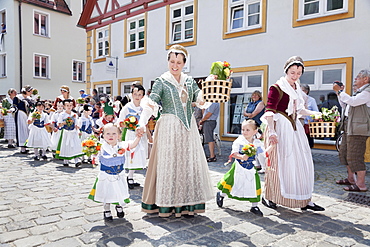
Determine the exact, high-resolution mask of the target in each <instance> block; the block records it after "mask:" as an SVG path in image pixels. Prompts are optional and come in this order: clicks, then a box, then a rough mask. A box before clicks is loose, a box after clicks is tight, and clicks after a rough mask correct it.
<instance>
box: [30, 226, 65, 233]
mask: <svg viewBox="0 0 370 247" xmlns="http://www.w3.org/2000/svg"><path fill="white" fill-rule="evenodd" d="M57 230H59V229H58V227H56V225H53V224H49V225H42V226H35V227H31V228H30V229H29V231H30V233H31V234H32V235H43V234H45V233H49V232H55V231H57Z"/></svg>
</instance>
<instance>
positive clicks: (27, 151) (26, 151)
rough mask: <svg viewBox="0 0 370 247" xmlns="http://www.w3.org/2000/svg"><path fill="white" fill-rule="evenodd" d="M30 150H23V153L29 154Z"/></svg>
mask: <svg viewBox="0 0 370 247" xmlns="http://www.w3.org/2000/svg"><path fill="white" fill-rule="evenodd" d="M29 152H30V150H25V151H21V154H28V153H29Z"/></svg>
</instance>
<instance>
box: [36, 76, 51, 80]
mask: <svg viewBox="0 0 370 247" xmlns="http://www.w3.org/2000/svg"><path fill="white" fill-rule="evenodd" d="M33 79H41V80H50V78H48V77H37V76H34V77H33Z"/></svg>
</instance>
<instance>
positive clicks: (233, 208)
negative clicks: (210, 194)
mask: <svg viewBox="0 0 370 247" xmlns="http://www.w3.org/2000/svg"><path fill="white" fill-rule="evenodd" d="M0 145H1V146H0V157H1V166H0V171H1V174H2V176H1V178H0V232H1V233H0V246H1V247H5V246H22V247H23V246H63V247H73V246H140V247H142V246H328V247H330V246H356V247H360V246H370V226H369V223H370V207H369V206H366V205H363V204H356V203H353V202H348V201H346V198H347V196H348V192H345V191H344V190H343V189H342V187H343V186H340V185H336V184H335V180H336V179H340V178H344V177H345V167H342V166H341V165H340V164H339V159H338V153H337V152H336V151H325V150H313V158H314V163H315V191H314V195H313V201H314V202H315V203H317V204H319V205H320V206H323V207H325V209H326V210H325V211H323V212H319V213H313V212H311V211H307V212H302V211H301V210H300V209H288V208H284V207H278V209H277V210H272V209H269V208H267V207H265V206H263V205H262V204H260V205H259V207H260V209H261V211H262V212H263V213H264V217H258V216H255V215H254V214H252V213H250V212H249V209H250V206H251V205H250V204H249V203H248V202H247V203H246V202H239V201H236V200H231V199H227V198H226V199H225V201H224V207H223V208H218V207H217V205H216V203H215V199H214V200H211V201H209V202H208V203H207V205H206V213H204V214H201V215H196V216H195V217H194V218H185V217H182V218H174V217H173V218H159V217H157V216H156V215H147V214H145V213H142V212H141V211H140V208H141V207H140V203H141V193H142V187H140V188H136V189H134V190H131V191H130V192H131V199H132V200H131V203H130V204H129V205H127V206H126V208H124V211H125V214H126V215H125V218H124V219H118V218H116V217H114V220H113V222H111V223H106V222H104V220H103V207H102V205H101V204H98V203H94V202H92V201H91V200H88V199H87V195H88V194H89V191H90V189H91V188H92V185H93V183H94V181H95V177H96V174H97V172H98V170H97V168H92V167H91V166H90V165H87V164H84V165H83V166H82V167H80V168H74V167H64V166H63V164H62V162H61V161H56V160H53V159H52V158H51V154H50V153H48V157H49V160H48V161H33V159H32V154H30V155H28V156H27V155H21V154H19V152H18V151H16V150H12V149H7V148H5V146H6V145H5V143H4V142H1V143H0ZM230 150H231V142H223V143H222V155H221V156H218V160H217V162H214V163H209V168H210V174H211V178H212V181H213V184H214V192H215V194H216V191H217V190H216V184H217V182H218V180H219V179H220V178H221V177H222V176H223V174H224V173H225V172H226V171H227V170H228V169H229V167H225V166H224V165H223V164H224V162H226V161H227V157H228V155H229V152H230ZM368 168H369V165H368ZM135 179H136V180H137V181H138V182H139V183H141V184H142V185H143V183H144V172H137V173H135ZM261 180H262V181H263V175H261ZM366 180H367V185H368V186H370V175H369V173H368V174H367V176H366ZM360 194H361V195H366V196H370V192H366V193H360ZM112 212H113V211H112ZM113 214H114V216H115V213H114V212H113Z"/></svg>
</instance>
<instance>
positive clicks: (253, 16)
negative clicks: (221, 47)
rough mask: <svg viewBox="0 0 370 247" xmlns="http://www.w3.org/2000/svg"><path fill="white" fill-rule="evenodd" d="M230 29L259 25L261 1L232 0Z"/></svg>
mask: <svg viewBox="0 0 370 247" xmlns="http://www.w3.org/2000/svg"><path fill="white" fill-rule="evenodd" d="M230 12H231V15H230V16H231V19H230V31H233V30H238V29H243V30H245V29H249V28H256V27H257V28H258V27H260V26H261V25H260V23H261V21H260V18H261V2H260V1H250V0H232V1H231V3H230Z"/></svg>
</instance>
